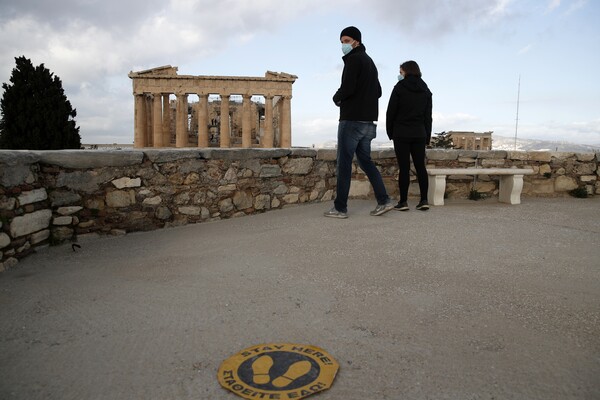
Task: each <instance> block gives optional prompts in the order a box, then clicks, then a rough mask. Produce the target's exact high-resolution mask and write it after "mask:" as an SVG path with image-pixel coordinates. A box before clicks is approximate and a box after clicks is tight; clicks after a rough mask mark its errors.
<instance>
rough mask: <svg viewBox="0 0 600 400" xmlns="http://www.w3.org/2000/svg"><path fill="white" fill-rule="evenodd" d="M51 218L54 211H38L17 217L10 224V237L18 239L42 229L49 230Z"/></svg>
mask: <svg viewBox="0 0 600 400" xmlns="http://www.w3.org/2000/svg"><path fill="white" fill-rule="evenodd" d="M51 218H52V211H50V210H38V211H35V212H32V213H29V214H25V215H21V216H18V217H15V218H13V220H12V221H11V223H10V235H11V236H12V237H13V238H17V237H20V236H24V235H28V234H30V233H33V232H37V231H40V230H42V229H47V228H48V227H49V226H50V219H51Z"/></svg>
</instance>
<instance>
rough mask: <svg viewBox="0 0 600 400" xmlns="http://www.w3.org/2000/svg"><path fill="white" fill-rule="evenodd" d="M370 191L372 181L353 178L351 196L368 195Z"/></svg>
mask: <svg viewBox="0 0 600 400" xmlns="http://www.w3.org/2000/svg"><path fill="white" fill-rule="evenodd" d="M370 193H371V183H370V182H369V181H368V180H364V181H363V180H357V179H353V180H352V183H351V184H350V193H349V197H361V198H362V197H368V196H369V194H370Z"/></svg>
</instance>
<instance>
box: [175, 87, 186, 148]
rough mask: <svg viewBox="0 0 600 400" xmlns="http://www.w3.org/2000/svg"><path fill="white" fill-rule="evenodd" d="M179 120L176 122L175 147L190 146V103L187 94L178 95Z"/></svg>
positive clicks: (177, 114)
mask: <svg viewBox="0 0 600 400" xmlns="http://www.w3.org/2000/svg"><path fill="white" fill-rule="evenodd" d="M176 116H177V120H176V121H175V124H176V125H175V147H187V145H188V129H187V124H188V102H187V94H185V93H184V94H177V113H176Z"/></svg>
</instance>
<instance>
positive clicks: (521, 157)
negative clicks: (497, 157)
mask: <svg viewBox="0 0 600 400" xmlns="http://www.w3.org/2000/svg"><path fill="white" fill-rule="evenodd" d="M506 158H507V159H509V160H517V161H527V160H529V153H528V152H526V151H507V152H506Z"/></svg>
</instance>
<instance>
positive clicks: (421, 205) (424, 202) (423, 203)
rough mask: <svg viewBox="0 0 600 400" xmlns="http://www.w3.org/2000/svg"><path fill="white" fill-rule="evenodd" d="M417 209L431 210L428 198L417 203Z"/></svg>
mask: <svg viewBox="0 0 600 400" xmlns="http://www.w3.org/2000/svg"><path fill="white" fill-rule="evenodd" d="M417 210H421V211H427V210H429V203H428V202H427V200H421V201H420V202H419V204H417Z"/></svg>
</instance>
